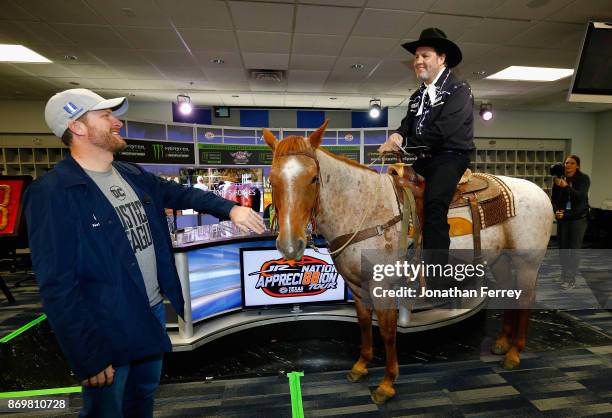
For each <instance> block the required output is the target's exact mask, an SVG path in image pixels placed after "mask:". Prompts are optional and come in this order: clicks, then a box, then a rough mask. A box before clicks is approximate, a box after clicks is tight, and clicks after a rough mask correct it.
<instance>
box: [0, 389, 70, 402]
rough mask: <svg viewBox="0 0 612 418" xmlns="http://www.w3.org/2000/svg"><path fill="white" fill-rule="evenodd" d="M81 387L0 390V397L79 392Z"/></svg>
mask: <svg viewBox="0 0 612 418" xmlns="http://www.w3.org/2000/svg"><path fill="white" fill-rule="evenodd" d="M81 389H82V387H81V386H70V387H67V388H54V389H38V390H22V391H19V392H0V399H3V398H25V397H27V396H41V395H64V394H67V393H80V392H81Z"/></svg>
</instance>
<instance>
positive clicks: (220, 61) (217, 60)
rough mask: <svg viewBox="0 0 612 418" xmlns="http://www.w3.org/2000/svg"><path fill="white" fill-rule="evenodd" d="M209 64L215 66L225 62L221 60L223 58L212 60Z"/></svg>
mask: <svg viewBox="0 0 612 418" xmlns="http://www.w3.org/2000/svg"><path fill="white" fill-rule="evenodd" d="M210 63H211V64H217V65H221V64H224V63H225V61H224V60H223V58H213V59H211V60H210Z"/></svg>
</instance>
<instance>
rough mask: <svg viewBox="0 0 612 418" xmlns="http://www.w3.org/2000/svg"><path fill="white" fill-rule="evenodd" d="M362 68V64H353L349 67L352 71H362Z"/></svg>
mask: <svg viewBox="0 0 612 418" xmlns="http://www.w3.org/2000/svg"><path fill="white" fill-rule="evenodd" d="M363 67H364V65H363V64H353V65H351V68H352V69H353V70H357V71H360V70H363Z"/></svg>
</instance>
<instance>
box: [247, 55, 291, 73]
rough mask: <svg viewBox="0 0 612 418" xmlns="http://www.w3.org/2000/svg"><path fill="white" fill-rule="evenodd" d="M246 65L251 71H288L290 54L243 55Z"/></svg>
mask: <svg viewBox="0 0 612 418" xmlns="http://www.w3.org/2000/svg"><path fill="white" fill-rule="evenodd" d="M242 58H243V59H244V65H245V66H246V67H247V68H249V69H267V70H286V69H288V68H289V54H264V53H258V52H251V53H244V54H242Z"/></svg>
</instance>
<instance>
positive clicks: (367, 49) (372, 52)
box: [342, 36, 397, 58]
mask: <svg viewBox="0 0 612 418" xmlns="http://www.w3.org/2000/svg"><path fill="white" fill-rule="evenodd" d="M395 44H397V39H391V38H365V37H362V36H351V37H349V38H348V41H347V42H346V45H344V48H343V49H342V55H343V56H347V57H374V58H378V57H384V56H386V55H387V54H389V52H391V50H392V49H393V47H394V46H395Z"/></svg>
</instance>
